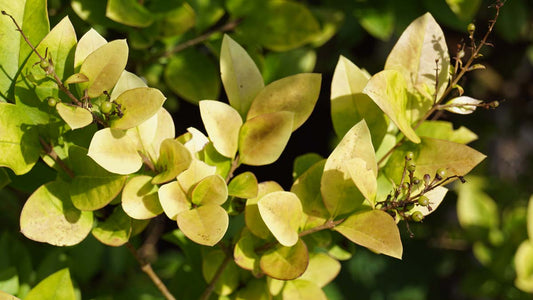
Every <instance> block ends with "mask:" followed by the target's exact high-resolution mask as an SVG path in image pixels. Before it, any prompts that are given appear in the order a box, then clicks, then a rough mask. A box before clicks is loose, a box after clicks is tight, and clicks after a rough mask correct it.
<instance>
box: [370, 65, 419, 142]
mask: <svg viewBox="0 0 533 300" xmlns="http://www.w3.org/2000/svg"><path fill="white" fill-rule="evenodd" d="M363 93H365V94H367V95H368V96H369V97H370V98H372V100H373V101H374V102H375V103H376V104H377V105H378V106H379V108H381V110H383V112H384V113H385V114H386V115H387V116H388V117H389V118H390V119H391V121H392V122H394V124H396V126H398V128H399V129H400V130H401V131H402V133H403V134H405V136H406V137H407V138H408V139H409V140H411V141H412V142H414V143H420V138H419V137H418V136H417V135H416V133H415V131H414V130H413V128H411V124H410V122H411V120H412V119H411V118H410V115H408V111H407V110H408V105H409V97H408V95H407V84H406V81H405V79H404V78H403V77H402V74H401V73H400V72H398V71H395V70H385V71H381V72H379V73H377V74H376V75H374V76H372V77H371V78H370V80H369V81H368V83H367V85H366V86H365V88H364V89H363Z"/></svg>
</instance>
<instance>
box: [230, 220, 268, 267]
mask: <svg viewBox="0 0 533 300" xmlns="http://www.w3.org/2000/svg"><path fill="white" fill-rule="evenodd" d="M262 242H263V241H262V240H260V239H259V238H258V237H256V236H255V235H253V234H252V233H251V232H250V231H249V230H248V229H246V228H244V229H243V230H242V232H241V235H240V237H239V240H238V241H237V243H236V244H235V249H233V260H234V261H235V263H236V264H237V265H238V266H239V267H241V268H243V269H245V270H249V271H252V272H253V273H254V274H258V273H259V258H260V256H259V255H258V254H257V253H256V252H255V248H257V247H259V246H260V245H261V243H262Z"/></svg>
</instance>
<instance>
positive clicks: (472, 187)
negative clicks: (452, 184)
mask: <svg viewBox="0 0 533 300" xmlns="http://www.w3.org/2000/svg"><path fill="white" fill-rule="evenodd" d="M482 187H483V180H482V179H481V178H477V177H472V176H469V177H468V184H461V185H459V186H458V188H457V190H458V191H457V192H458V197H457V218H458V219H459V224H461V226H462V227H463V228H465V229H470V230H479V229H482V230H484V231H486V230H488V229H491V228H496V227H497V226H498V225H499V223H500V220H499V219H500V214H499V210H498V205H496V202H495V201H494V200H493V199H492V198H491V197H490V196H489V195H487V194H486V193H484V192H483V191H482Z"/></svg>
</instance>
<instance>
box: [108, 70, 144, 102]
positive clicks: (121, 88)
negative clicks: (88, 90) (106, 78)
mask: <svg viewBox="0 0 533 300" xmlns="http://www.w3.org/2000/svg"><path fill="white" fill-rule="evenodd" d="M140 87H148V86H147V85H146V83H145V82H144V81H143V80H142V79H141V78H139V77H138V76H137V75H135V74H133V73H130V72H128V71H126V70H124V71H122V74H121V75H120V77H119V78H118V81H117V84H115V87H114V88H113V91H112V92H111V95H110V97H109V98H110V99H109V100H111V101H114V100H115V99H117V98H118V97H119V96H120V95H121V94H122V93H124V92H125V91H127V90H132V89H135V88H140Z"/></svg>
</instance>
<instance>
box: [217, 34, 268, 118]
mask: <svg viewBox="0 0 533 300" xmlns="http://www.w3.org/2000/svg"><path fill="white" fill-rule="evenodd" d="M220 77H221V78H222V84H223V85H224V89H225V91H226V94H227V96H228V100H229V103H230V105H231V106H232V107H233V108H235V109H236V110H237V111H238V112H239V114H240V115H241V117H242V118H243V119H244V118H245V117H246V114H247V113H248V110H249V109H250V105H251V104H252V101H253V99H254V98H255V96H256V95H257V94H258V93H259V91H261V90H262V89H263V87H264V86H265V84H264V82H263V77H261V73H260V72H259V69H258V68H257V66H256V65H255V63H254V61H253V60H252V58H251V57H250V56H249V55H248V53H246V51H245V50H244V48H242V47H241V46H240V45H239V44H237V43H236V42H235V41H234V40H233V39H232V38H231V37H229V35H227V34H225V35H224V38H223V39H222V47H221V49H220Z"/></svg>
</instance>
